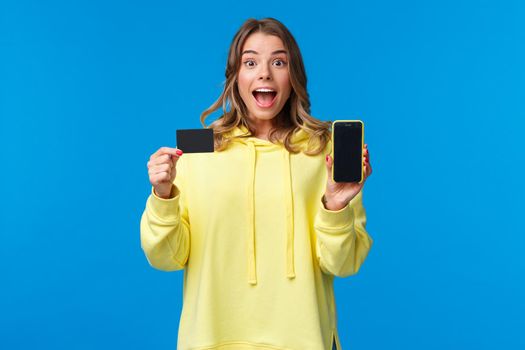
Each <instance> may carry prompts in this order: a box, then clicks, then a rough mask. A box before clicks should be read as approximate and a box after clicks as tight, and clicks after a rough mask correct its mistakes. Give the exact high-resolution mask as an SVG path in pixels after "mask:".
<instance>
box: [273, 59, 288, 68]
mask: <svg viewBox="0 0 525 350" xmlns="http://www.w3.org/2000/svg"><path fill="white" fill-rule="evenodd" d="M273 64H274V65H275V66H276V67H284V66H286V61H284V60H282V59H280V58H278V59H276V60H275V61H273Z"/></svg>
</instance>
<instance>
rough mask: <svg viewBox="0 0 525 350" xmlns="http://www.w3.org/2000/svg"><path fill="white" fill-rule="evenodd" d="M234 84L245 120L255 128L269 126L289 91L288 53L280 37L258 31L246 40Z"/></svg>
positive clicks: (286, 98)
mask: <svg viewBox="0 0 525 350" xmlns="http://www.w3.org/2000/svg"><path fill="white" fill-rule="evenodd" d="M237 83H238V87H239V93H240V95H241V97H242V100H243V101H244V104H245V105H246V107H247V108H248V117H249V118H250V119H251V120H252V121H254V122H255V124H256V125H261V124H266V123H267V122H270V123H271V120H272V119H273V118H274V117H275V116H276V115H277V114H278V113H279V112H280V111H281V110H282V108H283V106H284V105H285V103H286V101H287V100H288V97H290V92H291V89H292V88H291V85H290V75H289V68H288V56H287V51H286V50H285V48H284V45H283V42H282V40H281V39H280V38H279V37H277V36H274V35H268V34H264V33H261V32H257V33H253V34H251V35H250V36H249V37H248V38H247V39H246V41H245V43H244V46H243V48H242V56H241V68H240V69H239V74H238V78H237Z"/></svg>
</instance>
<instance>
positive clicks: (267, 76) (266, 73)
mask: <svg viewBox="0 0 525 350" xmlns="http://www.w3.org/2000/svg"><path fill="white" fill-rule="evenodd" d="M260 67H261V69H260V71H259V80H271V79H272V74H271V71H270V69H269V68H268V66H267V65H266V64H261V65H260Z"/></svg>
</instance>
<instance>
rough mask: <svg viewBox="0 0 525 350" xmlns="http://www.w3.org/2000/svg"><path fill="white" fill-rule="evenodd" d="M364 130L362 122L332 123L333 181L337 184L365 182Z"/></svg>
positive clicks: (343, 121) (337, 121)
mask: <svg viewBox="0 0 525 350" xmlns="http://www.w3.org/2000/svg"><path fill="white" fill-rule="evenodd" d="M364 129H365V128H364V124H363V122H362V121H361V120H336V121H334V122H333V123H332V156H333V159H334V163H333V166H332V179H333V180H334V181H335V182H359V183H361V182H362V181H363V177H364V174H363V145H364V135H365V133H364Z"/></svg>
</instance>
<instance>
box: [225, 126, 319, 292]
mask: <svg viewBox="0 0 525 350" xmlns="http://www.w3.org/2000/svg"><path fill="white" fill-rule="evenodd" d="M248 134H249V131H248V129H247V128H246V127H244V126H242V125H241V126H238V127H236V128H235V129H234V130H233V131H232V133H231V134H230V136H234V137H235V138H233V139H232V141H231V142H236V143H240V144H242V145H244V146H245V147H246V164H247V166H249V175H248V181H247V183H246V187H247V188H246V193H247V199H246V203H247V215H248V222H249V229H248V248H247V249H248V282H249V283H250V284H253V285H255V284H257V270H256V266H255V253H256V248H257V247H256V246H255V235H256V232H255V197H254V195H255V190H254V189H255V164H256V161H257V153H258V152H264V151H276V152H281V153H282V157H281V159H282V162H283V166H282V169H283V174H282V179H283V185H284V193H283V201H284V203H285V208H286V212H285V215H286V235H287V239H286V277H288V278H290V279H291V278H295V263H294V250H295V248H294V217H293V215H294V198H293V189H292V171H291V164H290V152H288V150H287V149H286V148H285V147H284V146H283V145H278V144H274V143H272V142H270V141H267V140H263V139H259V138H256V137H254V136H249V137H241V136H246V135H248ZM308 139H309V135H308V134H307V133H306V132H305V131H304V130H302V129H301V130H299V131H297V132H295V134H294V135H293V136H292V142H293V143H294V144H295V143H300V144H306V143H307V141H308Z"/></svg>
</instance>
